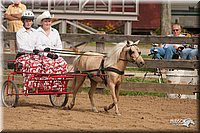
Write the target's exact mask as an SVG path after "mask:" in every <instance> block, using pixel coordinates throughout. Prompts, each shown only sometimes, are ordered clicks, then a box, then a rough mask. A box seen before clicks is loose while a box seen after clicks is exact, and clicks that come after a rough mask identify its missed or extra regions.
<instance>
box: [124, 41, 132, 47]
mask: <svg viewBox="0 0 200 133" xmlns="http://www.w3.org/2000/svg"><path fill="white" fill-rule="evenodd" d="M125 43H126V46H127V47H130V46H131V45H133V42H132V41H129V40H126V41H125Z"/></svg>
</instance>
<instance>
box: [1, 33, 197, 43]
mask: <svg viewBox="0 0 200 133" xmlns="http://www.w3.org/2000/svg"><path fill="white" fill-rule="evenodd" d="M2 35H3V40H4V41H5V40H16V37H15V33H13V32H3V33H2ZM60 36H61V40H62V41H65V42H69V43H72V42H122V41H124V40H132V41H137V40H140V42H141V43H146V44H151V43H162V44H164V43H167V44H175V43H176V44H196V45H199V37H168V36H152V35H115V34H72V33H66V34H60ZM141 45H142V44H141Z"/></svg>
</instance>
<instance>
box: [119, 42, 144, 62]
mask: <svg viewBox="0 0 200 133" xmlns="http://www.w3.org/2000/svg"><path fill="white" fill-rule="evenodd" d="M132 46H133V47H136V45H131V46H128V47H132ZM133 53H134V51H132V50H131V48H130V49H129V51H128V54H129V56H130V57H131V55H132V54H133ZM138 53H139V55H138V56H137V57H136V58H135V60H133V59H132V60H128V59H123V58H119V60H122V61H127V62H133V63H134V62H136V61H137V60H138V58H139V57H140V55H141V52H138Z"/></svg>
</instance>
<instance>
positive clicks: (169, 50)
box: [150, 24, 185, 60]
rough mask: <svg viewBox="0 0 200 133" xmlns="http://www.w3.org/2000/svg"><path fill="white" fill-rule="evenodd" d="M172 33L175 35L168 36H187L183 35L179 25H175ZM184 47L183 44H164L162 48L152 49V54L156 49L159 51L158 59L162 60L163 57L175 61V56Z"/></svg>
mask: <svg viewBox="0 0 200 133" xmlns="http://www.w3.org/2000/svg"><path fill="white" fill-rule="evenodd" d="M172 31H173V34H170V35H168V36H175V37H176V36H179V37H182V36H185V35H183V34H181V26H180V25H179V24H173V25H172ZM183 47H184V46H183V45H182V44H163V45H161V46H160V47H153V48H151V49H150V52H151V51H153V50H155V49H156V51H158V52H157V55H156V58H157V59H160V57H161V56H163V57H164V59H167V60H169V59H173V58H174V57H175V56H173V55H176V54H177V52H178V51H179V50H180V49H182V48H183ZM176 58H177V57H176Z"/></svg>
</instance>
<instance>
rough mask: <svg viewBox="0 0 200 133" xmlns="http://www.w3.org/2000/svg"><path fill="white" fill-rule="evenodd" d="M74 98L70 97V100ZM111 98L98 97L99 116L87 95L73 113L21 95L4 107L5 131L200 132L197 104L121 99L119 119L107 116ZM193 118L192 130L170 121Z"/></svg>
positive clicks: (44, 99)
mask: <svg viewBox="0 0 200 133" xmlns="http://www.w3.org/2000/svg"><path fill="white" fill-rule="evenodd" d="M71 97H72V95H70V96H69V101H71ZM111 101H112V100H111V96H110V95H101V94H95V102H96V105H97V108H98V109H99V111H100V112H99V113H93V112H91V110H90V102H89V98H88V95H87V93H79V94H78V95H77V100H76V105H75V107H74V108H73V109H72V110H66V109H60V108H53V107H52V105H51V103H50V101H49V97H48V96H47V95H43V96H41V95H40V96H28V97H25V96H20V99H19V105H18V106H17V107H16V108H5V107H2V111H3V117H4V118H3V129H4V131H17V132H19V131H52V132H54V131H75V132H79V131H82V132H84V131H93V132H95V131H98V132H99V131H100V132H101V131H102V132H105V131H115V132H123V131H131V132H133V131H134V132H137V131H139V132H141V131H142V132H143V131H147V132H149V131H151V132H154V131H155V132H161V131H167V132H168V131H170V132H177V131H178V132H180V131H182V130H183V131H191V132H197V131H198V125H199V122H198V101H197V100H191V99H169V98H159V97H153V96H121V97H120V102H119V107H120V108H119V109H120V112H121V114H122V115H121V116H116V115H115V112H114V109H112V110H110V111H109V112H108V113H107V112H104V111H103V107H104V106H105V105H108V104H109V103H111ZM185 118H191V119H192V120H194V122H195V125H191V126H190V127H189V128H187V127H184V126H182V125H178V126H177V125H173V124H171V123H170V120H171V121H173V120H177V119H185Z"/></svg>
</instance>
